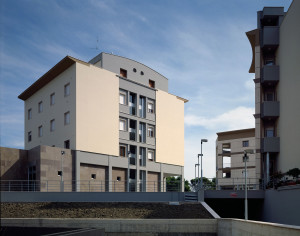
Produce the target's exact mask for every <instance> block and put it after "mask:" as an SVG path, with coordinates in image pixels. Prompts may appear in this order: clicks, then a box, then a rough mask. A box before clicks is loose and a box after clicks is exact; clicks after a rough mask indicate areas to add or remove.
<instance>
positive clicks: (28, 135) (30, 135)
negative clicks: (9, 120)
mask: <svg viewBox="0 0 300 236" xmlns="http://www.w3.org/2000/svg"><path fill="white" fill-rule="evenodd" d="M31 141H32V132H31V131H28V132H27V142H31Z"/></svg>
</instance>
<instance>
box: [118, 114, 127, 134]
mask: <svg viewBox="0 0 300 236" xmlns="http://www.w3.org/2000/svg"><path fill="white" fill-rule="evenodd" d="M121 122H124V129H121ZM127 126H128V125H127V119H126V118H121V117H120V118H119V130H120V131H125V132H127Z"/></svg>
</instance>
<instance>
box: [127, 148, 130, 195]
mask: <svg viewBox="0 0 300 236" xmlns="http://www.w3.org/2000/svg"><path fill="white" fill-rule="evenodd" d="M127 156H128V170H127V192H129V172H130V156H131V152H130V151H128V152H127Z"/></svg>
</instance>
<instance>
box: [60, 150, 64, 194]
mask: <svg viewBox="0 0 300 236" xmlns="http://www.w3.org/2000/svg"><path fill="white" fill-rule="evenodd" d="M64 155H65V151H61V161H60V165H61V173H60V191H61V192H63V191H64V185H63V182H64V174H63V173H64V171H63V168H64V167H63V163H64V159H63V156H64Z"/></svg>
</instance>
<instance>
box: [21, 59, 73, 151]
mask: <svg viewBox="0 0 300 236" xmlns="http://www.w3.org/2000/svg"><path fill="white" fill-rule="evenodd" d="M75 68H76V67H75V64H74V65H72V66H71V67H69V68H68V69H67V70H65V71H64V72H62V73H61V74H60V75H58V76H57V77H56V78H55V79H53V80H52V81H51V82H49V83H48V84H47V85H46V86H44V87H42V88H41V89H39V90H38V91H37V92H36V93H34V94H33V95H32V96H31V97H29V98H28V99H27V100H26V101H25V110H24V119H25V134H24V140H25V149H26V150H29V149H31V148H34V147H36V146H39V145H48V146H52V145H55V146H57V147H64V141H65V140H70V146H71V149H75V137H76V136H75V131H76V129H75V91H76V90H75V85H76V83H75V79H76V74H75V72H76V70H75ZM67 83H70V95H69V96H67V97H65V96H64V86H65V85H66V84H67ZM52 93H55V104H54V105H50V95H51V94H52ZM40 101H42V102H43V112H41V113H38V103H39V102H40ZM30 108H31V109H32V119H31V120H28V118H27V112H28V109H30ZM68 111H69V112H70V124H69V125H65V124H64V113H65V112H68ZM52 119H55V131H53V132H50V120H52ZM40 125H42V126H43V136H42V137H38V127H39V126H40ZM29 131H31V132H32V141H31V142H28V141H27V133H28V132H29Z"/></svg>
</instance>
